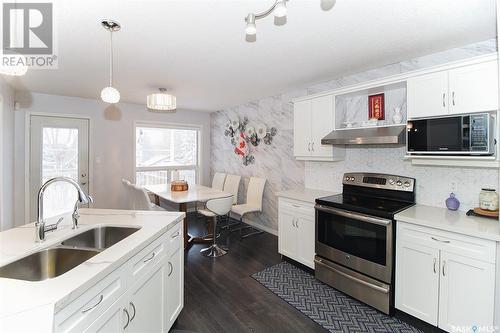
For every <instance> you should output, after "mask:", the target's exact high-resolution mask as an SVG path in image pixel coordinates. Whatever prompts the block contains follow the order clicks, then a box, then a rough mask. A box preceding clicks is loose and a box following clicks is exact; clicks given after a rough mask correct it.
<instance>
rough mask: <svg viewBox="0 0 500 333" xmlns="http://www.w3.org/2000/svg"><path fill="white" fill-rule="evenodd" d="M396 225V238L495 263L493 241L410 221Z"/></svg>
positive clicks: (494, 245)
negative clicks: (423, 225)
mask: <svg viewBox="0 0 500 333" xmlns="http://www.w3.org/2000/svg"><path fill="white" fill-rule="evenodd" d="M397 225H398V229H397V234H396V237H397V238H398V239H401V240H407V241H410V242H414V243H417V244H421V245H426V246H429V247H432V248H436V249H439V250H444V251H446V252H449V253H455V254H457V255H460V256H464V257H469V258H472V259H477V260H481V261H484V262H489V263H495V257H496V253H495V252H496V244H495V242H494V241H490V240H486V239H481V238H477V237H471V236H466V235H462V234H458V233H454V232H449V231H443V230H438V229H434V228H428V227H422V226H418V225H414V224H411V223H404V222H397Z"/></svg>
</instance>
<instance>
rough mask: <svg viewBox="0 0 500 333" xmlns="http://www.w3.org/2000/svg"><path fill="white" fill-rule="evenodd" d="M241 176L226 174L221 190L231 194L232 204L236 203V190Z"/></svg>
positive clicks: (238, 187)
mask: <svg viewBox="0 0 500 333" xmlns="http://www.w3.org/2000/svg"><path fill="white" fill-rule="evenodd" d="M240 181H241V176H238V175H227V176H226V181H225V182H224V187H223V188H222V190H223V191H224V192H227V193H231V194H232V195H233V205H236V204H237V203H238V191H239V189H240Z"/></svg>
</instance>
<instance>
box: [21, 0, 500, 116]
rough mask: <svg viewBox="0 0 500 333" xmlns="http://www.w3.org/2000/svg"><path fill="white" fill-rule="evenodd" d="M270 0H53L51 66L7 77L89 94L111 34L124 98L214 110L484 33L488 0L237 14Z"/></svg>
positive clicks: (30, 85) (27, 85) (303, 3)
mask: <svg viewBox="0 0 500 333" xmlns="http://www.w3.org/2000/svg"><path fill="white" fill-rule="evenodd" d="M271 4H273V0H239V1H238V0H218V1H210V0H206V1H203V0H177V1H168V0H71V1H68V0H54V8H55V11H56V13H55V14H56V22H57V37H56V38H57V43H58V50H57V55H58V59H59V68H58V69H57V70H31V71H29V72H28V74H27V75H26V76H24V77H22V78H16V79H11V83H12V85H14V87H15V88H16V89H18V90H29V91H33V92H41V93H47V94H57V95H66V96H79V97H86V98H99V94H100V90H101V89H102V88H103V87H104V86H106V85H107V80H108V78H107V75H108V43H109V35H108V33H107V32H105V31H104V30H103V29H102V28H101V26H100V20H101V19H102V18H111V19H114V20H117V21H118V22H120V23H121V24H122V30H121V31H120V32H118V33H116V34H115V35H114V42H115V44H114V45H115V86H116V87H117V88H118V89H119V90H120V92H121V96H122V101H124V102H131V103H140V104H145V98H146V95H147V94H148V93H149V92H151V91H152V90H155V89H156V88H158V87H166V88H169V90H171V92H172V93H173V94H175V95H176V96H177V104H178V108H179V109H189V110H199V111H216V110H220V109H223V108H226V107H229V106H233V105H238V104H241V103H245V102H248V101H251V100H254V99H257V98H262V97H267V96H271V95H274V94H278V93H280V92H285V91H288V90H291V89H295V88H299V87H304V86H306V85H308V84H312V83H317V82H321V81H325V80H328V79H331V78H334V77H337V76H340V75H344V74H348V73H354V72H359V71H363V70H366V69H369V68H373V67H377V66H381V65H385V64H389V63H393V62H397V61H401V60H405V59H409V58H412V57H416V56H421V55H425V54H429V53H432V52H436V51H441V50H445V49H449V48H453V47H457V46H462V45H465V44H468V43H472V42H477V41H482V40H486V39H490V38H494V37H495V35H496V31H495V27H496V25H495V0H474V1H471V0H369V1H367V0H337V3H336V5H335V7H334V8H333V9H332V10H330V11H323V10H321V8H320V1H319V0H290V1H289V2H288V19H287V20H288V22H287V23H286V24H285V25H281V26H276V25H274V19H273V17H272V16H270V17H268V18H266V19H264V20H260V21H257V41H256V42H254V43H248V42H246V41H245V35H244V29H245V22H244V17H245V16H246V14H248V13H249V12H259V11H262V10H264V9H267V8H268V7H269V6H270V5H271Z"/></svg>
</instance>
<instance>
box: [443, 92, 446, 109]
mask: <svg viewBox="0 0 500 333" xmlns="http://www.w3.org/2000/svg"><path fill="white" fill-rule="evenodd" d="M445 98H446V93H443V107H445V106H446V103H445V101H444V99H445Z"/></svg>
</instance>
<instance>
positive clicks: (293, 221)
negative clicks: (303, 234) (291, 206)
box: [292, 217, 295, 227]
mask: <svg viewBox="0 0 500 333" xmlns="http://www.w3.org/2000/svg"><path fill="white" fill-rule="evenodd" d="M292 226H293V227H295V217H294V218H293V219H292Z"/></svg>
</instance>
